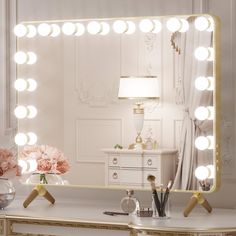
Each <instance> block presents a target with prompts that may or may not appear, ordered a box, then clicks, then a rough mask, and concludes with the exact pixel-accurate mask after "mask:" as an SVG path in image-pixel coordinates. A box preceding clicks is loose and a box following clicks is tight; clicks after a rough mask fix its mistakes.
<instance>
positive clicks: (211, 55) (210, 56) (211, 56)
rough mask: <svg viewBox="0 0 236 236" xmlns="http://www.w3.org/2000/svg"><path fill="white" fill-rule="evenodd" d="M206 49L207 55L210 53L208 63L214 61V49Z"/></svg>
mask: <svg viewBox="0 0 236 236" xmlns="http://www.w3.org/2000/svg"><path fill="white" fill-rule="evenodd" d="M207 49H208V51H209V53H210V55H209V57H208V58H207V60H208V61H213V60H214V49H213V48H211V47H209V48H207Z"/></svg>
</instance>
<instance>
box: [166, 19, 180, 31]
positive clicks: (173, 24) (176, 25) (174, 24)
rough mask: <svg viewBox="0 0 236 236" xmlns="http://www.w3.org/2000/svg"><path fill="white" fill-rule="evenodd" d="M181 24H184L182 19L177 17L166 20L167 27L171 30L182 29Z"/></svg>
mask: <svg viewBox="0 0 236 236" xmlns="http://www.w3.org/2000/svg"><path fill="white" fill-rule="evenodd" d="M181 25H182V23H181V21H180V20H179V19H177V18H170V19H169V20H168V21H167V22H166V27H167V29H168V30H169V31H171V32H176V31H178V30H180V28H181Z"/></svg>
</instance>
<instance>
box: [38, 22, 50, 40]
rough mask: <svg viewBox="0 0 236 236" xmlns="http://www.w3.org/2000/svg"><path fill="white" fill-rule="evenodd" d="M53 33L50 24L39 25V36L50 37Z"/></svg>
mask: <svg viewBox="0 0 236 236" xmlns="http://www.w3.org/2000/svg"><path fill="white" fill-rule="evenodd" d="M51 32H52V28H51V26H50V25H49V24H47V23H42V24H40V25H38V34H39V35H40V36H43V37H45V36H48V35H50V34H51Z"/></svg>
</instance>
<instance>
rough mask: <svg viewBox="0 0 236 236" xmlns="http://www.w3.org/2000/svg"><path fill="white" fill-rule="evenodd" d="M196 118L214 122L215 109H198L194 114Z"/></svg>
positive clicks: (209, 107) (201, 107) (210, 107)
mask: <svg viewBox="0 0 236 236" xmlns="http://www.w3.org/2000/svg"><path fill="white" fill-rule="evenodd" d="M194 115H195V117H196V118H197V119H198V120H206V119H208V120H213V119H214V108H213V107H212V106H208V107H203V106H200V107H198V108H197V109H196V110H195V112H194Z"/></svg>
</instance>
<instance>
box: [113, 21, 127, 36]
mask: <svg viewBox="0 0 236 236" xmlns="http://www.w3.org/2000/svg"><path fill="white" fill-rule="evenodd" d="M113 30H114V31H115V33H117V34H123V33H125V32H126V31H127V30H128V24H127V23H126V22H125V21H123V20H117V21H115V22H114V23H113Z"/></svg>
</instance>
